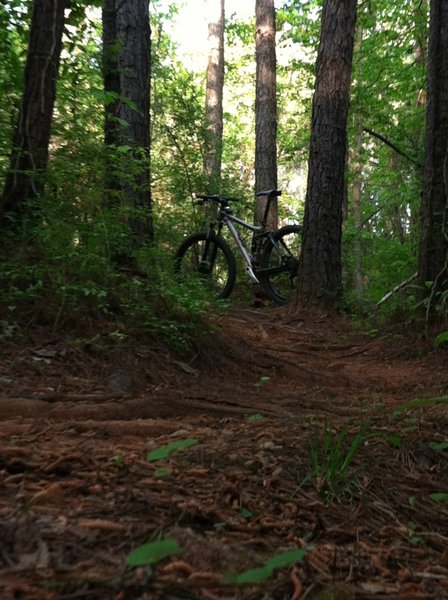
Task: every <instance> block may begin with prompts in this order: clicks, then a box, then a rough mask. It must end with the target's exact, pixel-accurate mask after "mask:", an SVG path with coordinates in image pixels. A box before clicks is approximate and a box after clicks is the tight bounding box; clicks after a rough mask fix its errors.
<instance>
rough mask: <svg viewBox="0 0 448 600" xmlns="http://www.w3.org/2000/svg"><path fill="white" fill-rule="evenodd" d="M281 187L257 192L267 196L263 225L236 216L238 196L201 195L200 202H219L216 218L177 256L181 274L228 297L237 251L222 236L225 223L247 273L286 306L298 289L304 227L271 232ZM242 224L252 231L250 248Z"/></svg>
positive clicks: (217, 294) (217, 293)
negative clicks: (271, 213)
mask: <svg viewBox="0 0 448 600" xmlns="http://www.w3.org/2000/svg"><path fill="white" fill-rule="evenodd" d="M281 193H282V192H281V190H276V189H272V190H268V191H263V192H258V193H257V194H256V195H257V197H259V196H266V198H267V201H266V208H265V211H264V214H263V218H262V220H261V223H260V225H251V224H250V223H247V222H246V221H244V220H243V219H240V218H239V217H236V216H235V215H234V214H233V211H232V206H231V205H232V204H233V203H234V202H237V201H238V200H239V199H238V198H228V197H225V196H221V195H219V194H215V195H212V196H209V195H206V194H197V195H196V200H195V204H197V205H204V204H205V203H207V202H213V203H215V204H216V206H217V219H216V221H214V222H212V223H210V228H209V230H208V231H200V232H197V233H193V234H192V235H190V236H188V237H187V238H185V240H184V241H183V242H182V243H181V245H180V246H179V248H178V250H177V252H176V255H175V264H176V272H177V273H178V274H179V275H181V276H182V277H183V278H186V279H189V278H193V277H195V278H197V279H198V280H199V281H200V282H201V283H203V284H204V285H206V286H207V287H208V288H209V289H210V292H211V293H212V294H214V296H215V297H216V298H228V297H229V296H230V294H231V292H232V290H233V288H234V285H235V280H236V271H237V268H236V260H235V254H234V252H233V251H232V249H231V248H230V246H229V244H228V242H227V241H226V240H225V239H224V237H223V235H222V234H223V228H224V227H226V228H227V229H228V231H229V233H230V235H231V237H232V238H233V240H234V242H235V244H236V247H237V249H238V250H239V253H240V254H241V256H242V259H243V261H244V263H245V264H246V271H247V274H248V276H249V277H250V279H251V280H252V281H253V282H254V283H258V284H260V286H261V287H262V289H263V290H264V292H265V293H266V295H267V296H268V298H270V299H271V300H273V301H274V302H275V303H276V304H279V305H282V304H286V303H287V302H288V301H289V300H290V299H291V297H292V295H293V292H294V290H295V281H296V276H297V268H298V260H299V254H300V246H301V233H302V227H301V226H300V225H285V226H283V227H281V228H280V229H277V230H275V231H270V229H269V227H268V225H267V220H268V214H269V208H270V205H271V202H272V200H273V199H274V198H276V197H278V196H281ZM237 226H241V227H243V228H245V229H248V230H249V231H251V232H252V243H251V247H250V250H249V248H248V245H249V244H248V243H245V242H244V241H243V239H242V238H241V236H240V234H239V232H238V230H237Z"/></svg>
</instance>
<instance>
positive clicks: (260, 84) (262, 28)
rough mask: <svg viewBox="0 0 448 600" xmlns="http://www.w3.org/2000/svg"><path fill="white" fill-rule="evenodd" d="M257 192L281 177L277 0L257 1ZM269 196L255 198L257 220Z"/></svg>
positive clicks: (272, 216)
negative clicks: (278, 176)
mask: <svg viewBox="0 0 448 600" xmlns="http://www.w3.org/2000/svg"><path fill="white" fill-rule="evenodd" d="M255 20H256V22H255V28H256V34H255V55H256V88H255V191H256V192H261V191H263V190H269V189H272V188H276V187H277V185H278V180H277V89H276V84H277V79H276V70H277V60H276V54H275V7H274V0H256V3H255ZM265 206H266V199H265V198H262V197H260V198H256V200H255V223H259V222H260V221H261V219H262V217H263V215H264V211H265ZM277 213H278V209H277V198H274V199H273V200H272V201H271V206H270V210H269V216H268V224H269V226H270V228H271V229H272V230H274V229H277V227H278V214H277Z"/></svg>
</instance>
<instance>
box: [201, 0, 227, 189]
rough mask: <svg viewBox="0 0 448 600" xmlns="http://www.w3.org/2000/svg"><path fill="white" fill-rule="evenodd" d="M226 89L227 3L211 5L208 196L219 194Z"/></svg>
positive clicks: (206, 153) (207, 95)
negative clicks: (225, 31) (225, 42)
mask: <svg viewBox="0 0 448 600" xmlns="http://www.w3.org/2000/svg"><path fill="white" fill-rule="evenodd" d="M223 90H224V0H212V2H211V4H210V5H209V23H208V64H207V75H206V93H205V118H206V139H205V150H204V172H205V177H206V182H207V187H208V191H209V193H218V192H219V191H220V187H221V186H220V181H221V155H222V135H223V106H222V103H223Z"/></svg>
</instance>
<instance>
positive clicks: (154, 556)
mask: <svg viewBox="0 0 448 600" xmlns="http://www.w3.org/2000/svg"><path fill="white" fill-rule="evenodd" d="M181 553H182V550H181V548H180V546H179V544H178V543H177V542H176V540H173V539H170V538H166V539H164V540H159V541H158V542H151V543H149V544H143V546H139V547H138V548H135V549H134V550H133V551H132V552H131V553H130V554H129V556H128V557H127V558H126V563H127V564H128V565H130V566H131V567H140V566H142V565H154V564H156V563H158V562H159V561H161V560H162V559H164V558H166V557H167V556H172V555H173V554H181Z"/></svg>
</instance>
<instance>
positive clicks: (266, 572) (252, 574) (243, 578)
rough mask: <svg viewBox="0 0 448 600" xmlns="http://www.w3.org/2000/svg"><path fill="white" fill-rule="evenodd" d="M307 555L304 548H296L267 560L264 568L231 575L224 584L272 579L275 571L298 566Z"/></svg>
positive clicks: (225, 578)
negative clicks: (294, 565)
mask: <svg viewBox="0 0 448 600" xmlns="http://www.w3.org/2000/svg"><path fill="white" fill-rule="evenodd" d="M305 555H306V550H305V549H303V548H296V549H294V550H289V551H288V552H284V553H283V554H277V555H275V556H273V557H272V558H270V559H269V560H267V561H266V562H265V563H264V565H263V566H261V567H256V568H254V569H249V570H247V571H243V572H242V573H239V574H238V575H235V574H232V573H229V574H228V575H226V576H225V577H224V583H228V584H237V585H242V584H245V583H258V582H260V581H265V580H266V579H269V578H270V577H272V575H273V573H274V571H275V569H281V568H283V567H289V566H290V565H293V564H296V563H298V562H300V561H301V560H303V558H304V557H305Z"/></svg>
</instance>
